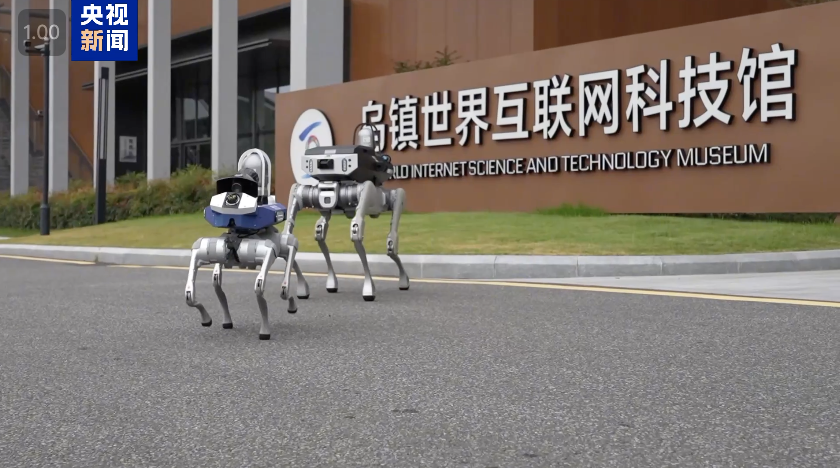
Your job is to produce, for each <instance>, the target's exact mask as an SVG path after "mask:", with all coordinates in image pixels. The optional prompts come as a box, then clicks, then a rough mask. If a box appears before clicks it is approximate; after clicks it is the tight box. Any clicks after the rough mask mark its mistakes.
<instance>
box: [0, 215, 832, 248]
mask: <svg viewBox="0 0 840 468" xmlns="http://www.w3.org/2000/svg"><path fill="white" fill-rule="evenodd" d="M317 219H318V214H317V213H315V212H313V211H303V212H301V213H300V215H299V216H298V222H297V225H296V228H295V234H296V235H297V237H298V239H299V241H300V243H301V250H302V251H304V252H317V251H318V246H317V244H316V243H315V241H314V240H313V235H314V229H315V222H316V220H317ZM389 224H390V213H386V214H383V215H382V216H381V217H379V218H378V219H370V218H368V220H367V225H366V235H365V246H366V247H367V251H368V252H369V253H384V252H385V238H386V236H387V234H388V228H389ZM278 229H282V225H279V226H278ZM221 233H222V230H219V229H216V228H213V227H211V226H210V225H209V224H207V222H206V221H205V220H204V218H203V217H202V214H201V213H196V214H191V215H173V216H165V217H150V218H142V219H135V220H129V221H121V222H116V223H109V224H106V225H103V226H90V227H83V228H75V229H66V230H54V231H52V232H51V234H50V235H49V236H46V237H42V236H40V235H39V234H38V233H37V232H33V233H22V232H19V231H17V232H15V231H2V230H0V236H4V235H5V236H8V237H11V236H10V234H12V235H16V236H15V238H13V239H9V240H5V241H0V242H3V243H25V244H51V245H79V246H112V247H145V248H181V249H183V248H189V247H191V246H192V244H193V242H194V241H195V240H196V239H197V238H199V237H203V236H216V235H219V234H221ZM327 243H328V245H329V247H330V251H332V252H336V253H338V252H355V250H354V249H353V244H352V243H351V242H350V230H349V220H348V219H347V218H345V217H344V216H338V217H336V216H334V217H333V219H332V221H331V222H330V229H329V236H328V238H327ZM836 248H840V226H838V225H834V224H794V223H781V222H763V221H736V220H720V219H700V218H678V217H664V216H618V215H613V216H563V215H557V214H537V213H432V214H404V215H403V218H402V222H401V225H400V253H403V254H434V253H437V254H557V255H648V254H649V255H657V254H659V255H670V254H715V253H733V252H771V251H784V250H819V249H836Z"/></svg>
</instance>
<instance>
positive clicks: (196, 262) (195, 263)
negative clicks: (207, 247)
mask: <svg viewBox="0 0 840 468" xmlns="http://www.w3.org/2000/svg"><path fill="white" fill-rule="evenodd" d="M201 240H202V239H199V240H198V242H201ZM198 242H196V243H198ZM199 255H200V252H199V251H198V250H196V249H195V245H194V246H193V250H192V255H191V256H190V272H189V274H188V275H187V288H186V290H185V291H184V294H185V295H186V299H187V305H188V306H190V307H194V308H196V309H198V313H199V314H201V325H202V326H204V327H209V326H210V325H213V319H211V318H210V314H208V313H207V308H205V307H204V305H203V304H202V303H200V302H198V298H197V297H196V296H195V274H196V273H197V272H198V269H199V268H201V267H202V266H204V265H207V264H209V263H210V262H209V261H206V260H202V259H201V258H199Z"/></svg>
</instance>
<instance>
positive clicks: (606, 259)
mask: <svg viewBox="0 0 840 468" xmlns="http://www.w3.org/2000/svg"><path fill="white" fill-rule="evenodd" d="M0 255H15V256H24V257H38V258H50V259H57V260H78V261H89V262H97V263H105V264H114V265H145V266H179V267H186V266H188V265H189V260H190V251H189V250H186V249H124V248H116V247H70V246H51V245H24V244H0ZM331 258H332V261H333V266H334V267H335V270H336V273H339V274H351V275H359V274H362V273H363V272H362V266H361V263H360V262H359V257H358V256H357V255H355V254H332V255H331ZM401 258H402V261H403V264H404V266H405V268H406V271H407V272H408V274H409V276H410V277H412V278H440V279H529V278H575V277H602V276H658V275H667V276H670V275H707V274H725V273H779V272H792V271H820V270H840V250H818V251H804V252H779V253H754V254H726V255H673V256H559V255H558V256H539V255H402V256H401ZM297 260H298V262H299V264H300V266H301V269H303V271H304V272H308V273H326V271H327V270H326V268H327V267H326V263H325V262H324V257H323V256H322V255H321V254H320V253H311V252H300V253H298V254H297ZM368 263H369V264H370V269H371V272H372V273H373V275H375V276H396V275H397V269H396V266H395V265H394V263H393V262H392V261H391V259H389V258H388V257H387V256H385V255H381V254H376V255H368ZM283 265H284V262H282V261H279V262H277V263H275V265H274V268H273V269H275V270H281V269H283V267H284V266H283Z"/></svg>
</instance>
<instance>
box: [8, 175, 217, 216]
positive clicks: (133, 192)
mask: <svg viewBox="0 0 840 468" xmlns="http://www.w3.org/2000/svg"><path fill="white" fill-rule="evenodd" d="M114 182H115V183H114V185H113V186H111V187H108V191H107V193H106V200H107V202H106V216H107V220H108V221H109V222H110V221H122V220H125V219H132V218H140V217H143V216H154V215H166V214H180V213H196V212H199V211H201V210H202V209H204V207H205V206H207V203H208V201H209V200H210V197H212V196H213V195H215V192H216V187H215V180H214V178H213V173H212V172H211V171H210V170H209V169H205V168H202V167H199V166H191V167H188V168H186V169H184V170H181V171H178V172H176V173H174V174H172V177H171V178H170V179H169V180H160V181H157V180H156V181H152V182H151V183H149V182H147V181H146V175H145V174H143V173H133V174H127V175H125V176H121V177H119V178H117V180H115V181H114ZM40 210H41V192H40V191H39V190H30V192H29V193H28V194H26V195H21V196H17V197H9V194H8V193H0V227H5V228H14V229H33V230H34V229H39V228H40V216H41V215H40ZM95 210H96V192H95V191H94V189H93V186H92V185H91V184H90V183H84V182H76V181H74V183H72V184H71V185H70V188H69V189H68V190H67V191H65V192H60V193H55V194H53V195H52V196H50V223H51V227H52V228H53V229H66V228H73V227H82V226H90V225H92V224H93V222H94V212H95Z"/></svg>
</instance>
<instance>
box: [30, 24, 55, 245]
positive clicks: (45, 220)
mask: <svg viewBox="0 0 840 468" xmlns="http://www.w3.org/2000/svg"><path fill="white" fill-rule="evenodd" d="M26 52H27V53H29V54H39V55H41V56H43V57H44V110H43V112H42V113H41V118H43V119H44V190H43V192H44V193H43V194H42V195H41V197H42V198H41V235H42V236H48V235H50V118H49V113H50V111H49V109H50V42H49V39H47V40H45V41H44V43H43V44H41V45H39V46H35V47H27V48H26Z"/></svg>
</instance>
